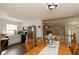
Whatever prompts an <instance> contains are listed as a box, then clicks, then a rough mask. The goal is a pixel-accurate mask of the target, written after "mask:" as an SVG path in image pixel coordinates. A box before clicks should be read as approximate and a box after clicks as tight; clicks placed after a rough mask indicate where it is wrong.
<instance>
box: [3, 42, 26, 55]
mask: <svg viewBox="0 0 79 59" xmlns="http://www.w3.org/2000/svg"><path fill="white" fill-rule="evenodd" d="M4 51H6V52H5V53H4V54H3V55H24V53H25V46H24V44H22V43H21V44H17V45H13V46H10V47H8V48H7V49H6V50H4Z"/></svg>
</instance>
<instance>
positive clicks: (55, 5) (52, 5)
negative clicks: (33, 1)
mask: <svg viewBox="0 0 79 59" xmlns="http://www.w3.org/2000/svg"><path fill="white" fill-rule="evenodd" d="M47 5H48V6H47V8H48V9H49V10H53V9H54V8H56V7H57V6H58V4H55V3H47Z"/></svg>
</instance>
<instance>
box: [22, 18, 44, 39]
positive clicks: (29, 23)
mask: <svg viewBox="0 0 79 59" xmlns="http://www.w3.org/2000/svg"><path fill="white" fill-rule="evenodd" d="M32 25H35V26H36V37H41V38H43V22H42V20H40V19H37V20H26V21H24V22H23V26H24V27H28V26H32ZM38 26H41V28H39V27H38Z"/></svg>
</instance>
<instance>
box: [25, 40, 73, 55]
mask: <svg viewBox="0 0 79 59" xmlns="http://www.w3.org/2000/svg"><path fill="white" fill-rule="evenodd" d="M25 55H72V53H71V51H70V49H69V48H68V46H67V44H66V43H60V42H59V41H55V45H48V44H47V45H46V46H44V47H35V48H33V49H31V50H30V51H28V52H27V53H25Z"/></svg>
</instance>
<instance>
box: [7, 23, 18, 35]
mask: <svg viewBox="0 0 79 59" xmlns="http://www.w3.org/2000/svg"><path fill="white" fill-rule="evenodd" d="M15 31H17V25H13V24H7V25H6V32H7V35H14V34H15Z"/></svg>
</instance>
